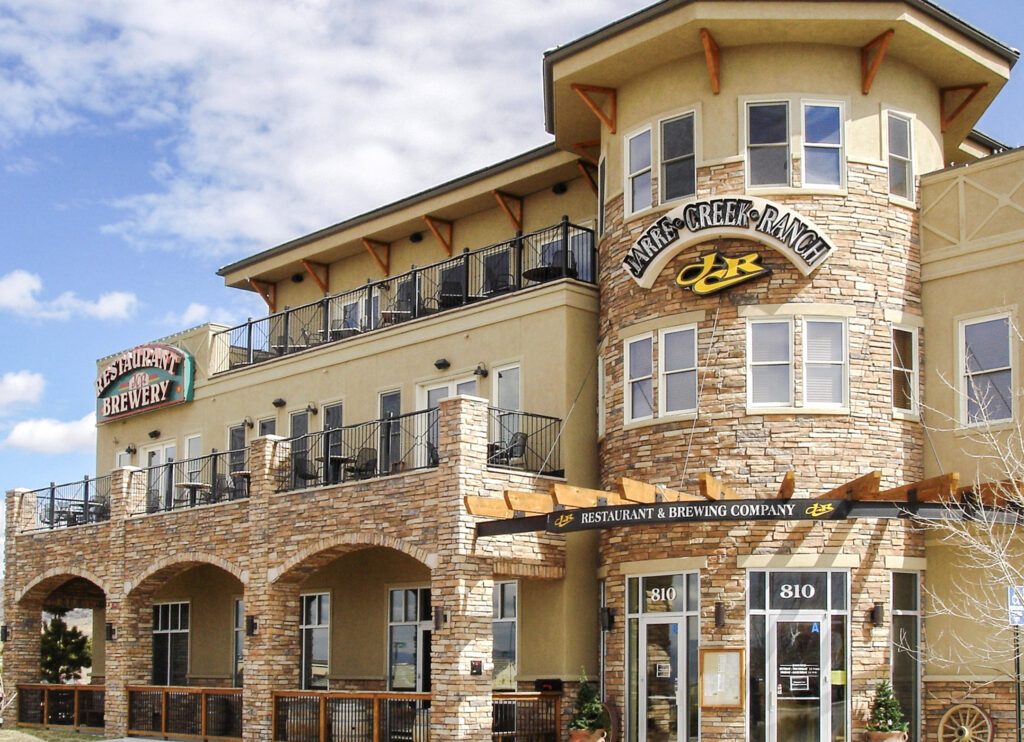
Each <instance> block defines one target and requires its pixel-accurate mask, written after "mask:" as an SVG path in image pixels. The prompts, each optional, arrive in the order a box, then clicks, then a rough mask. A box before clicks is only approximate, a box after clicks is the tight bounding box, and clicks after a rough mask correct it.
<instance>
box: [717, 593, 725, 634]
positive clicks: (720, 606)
mask: <svg viewBox="0 0 1024 742" xmlns="http://www.w3.org/2000/svg"><path fill="white" fill-rule="evenodd" d="M723 626H725V603H723V602H722V601H720V600H716V601H715V628H716V629H720V628H722V627H723Z"/></svg>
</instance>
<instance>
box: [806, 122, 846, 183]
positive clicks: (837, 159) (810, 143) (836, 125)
mask: <svg viewBox="0 0 1024 742" xmlns="http://www.w3.org/2000/svg"><path fill="white" fill-rule="evenodd" d="M803 165H804V185H812V186H836V187H838V186H840V185H842V183H843V109H842V107H841V106H839V105H838V104H831V103H804V158H803Z"/></svg>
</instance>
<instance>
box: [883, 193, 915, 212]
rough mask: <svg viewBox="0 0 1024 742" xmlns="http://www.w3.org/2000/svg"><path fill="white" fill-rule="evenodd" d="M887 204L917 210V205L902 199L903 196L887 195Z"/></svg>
mask: <svg viewBox="0 0 1024 742" xmlns="http://www.w3.org/2000/svg"><path fill="white" fill-rule="evenodd" d="M889 203H891V204H893V205H894V206H905V207H906V208H908V209H916V208H917V204H916V203H915V202H913V201H911V200H909V199H906V198H903V196H894V195H893V194H891V193H890V194H889Z"/></svg>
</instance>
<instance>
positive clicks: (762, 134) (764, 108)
mask: <svg viewBox="0 0 1024 742" xmlns="http://www.w3.org/2000/svg"><path fill="white" fill-rule="evenodd" d="M789 159H790V158H789V104H788V103H748V104H747V185H749V186H751V187H759V186H788V185H789Z"/></svg>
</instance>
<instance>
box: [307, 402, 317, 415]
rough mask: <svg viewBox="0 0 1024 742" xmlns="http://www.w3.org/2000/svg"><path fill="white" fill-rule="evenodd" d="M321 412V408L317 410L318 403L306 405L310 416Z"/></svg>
mask: <svg viewBox="0 0 1024 742" xmlns="http://www.w3.org/2000/svg"><path fill="white" fill-rule="evenodd" d="M319 411H320V410H319V408H317V406H316V402H310V403H309V404H308V405H306V412H308V413H309V414H310V415H315V414H316V413H318V412H319Z"/></svg>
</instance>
